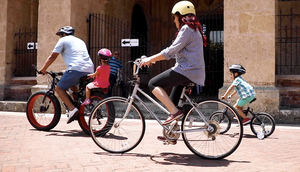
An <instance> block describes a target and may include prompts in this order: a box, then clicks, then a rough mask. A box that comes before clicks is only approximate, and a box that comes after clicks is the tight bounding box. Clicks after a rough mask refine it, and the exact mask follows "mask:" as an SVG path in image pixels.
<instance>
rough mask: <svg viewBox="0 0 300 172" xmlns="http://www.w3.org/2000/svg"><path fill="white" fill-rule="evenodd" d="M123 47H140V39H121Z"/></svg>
mask: <svg viewBox="0 0 300 172" xmlns="http://www.w3.org/2000/svg"><path fill="white" fill-rule="evenodd" d="M121 46H122V47H138V46H139V39H121Z"/></svg>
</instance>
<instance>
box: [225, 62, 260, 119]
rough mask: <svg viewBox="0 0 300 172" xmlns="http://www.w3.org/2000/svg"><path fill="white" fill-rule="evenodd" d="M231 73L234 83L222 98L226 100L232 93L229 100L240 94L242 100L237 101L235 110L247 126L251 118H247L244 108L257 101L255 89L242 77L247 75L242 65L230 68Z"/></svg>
mask: <svg viewBox="0 0 300 172" xmlns="http://www.w3.org/2000/svg"><path fill="white" fill-rule="evenodd" d="M229 71H230V74H231V75H230V76H231V79H232V80H233V82H232V84H231V85H230V86H229V88H228V89H227V91H226V92H225V94H224V95H223V96H222V99H225V98H226V97H227V96H228V95H229V94H230V93H231V92H232V91H233V92H232V94H230V95H229V96H228V98H231V97H232V96H233V95H235V94H236V93H238V95H239V96H240V98H239V99H238V100H237V102H236V104H235V105H234V108H236V110H237V111H238V113H239V115H240V116H241V117H242V118H243V120H242V123H243V124H244V125H246V124H248V123H249V122H250V118H247V116H246V115H245V114H244V113H243V107H244V106H245V105H246V104H249V103H250V102H251V101H252V100H253V99H255V92H254V89H253V87H252V86H251V85H250V84H249V83H247V82H246V81H245V80H244V79H243V78H242V76H241V75H243V74H245V73H246V69H245V68H244V67H243V66H242V65H239V64H234V65H231V66H230V67H229ZM233 89H235V90H233Z"/></svg>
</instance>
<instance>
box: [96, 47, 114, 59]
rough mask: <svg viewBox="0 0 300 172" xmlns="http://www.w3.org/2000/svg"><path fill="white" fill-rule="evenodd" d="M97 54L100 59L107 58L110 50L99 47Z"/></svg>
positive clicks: (109, 55)
mask: <svg viewBox="0 0 300 172" xmlns="http://www.w3.org/2000/svg"><path fill="white" fill-rule="evenodd" d="M97 54H98V56H99V57H100V59H102V60H108V58H110V57H111V56H112V54H111V51H110V50H109V49H107V48H102V49H100V50H99V51H98V53H97Z"/></svg>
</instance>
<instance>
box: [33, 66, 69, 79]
mask: <svg viewBox="0 0 300 172" xmlns="http://www.w3.org/2000/svg"><path fill="white" fill-rule="evenodd" d="M32 68H33V69H34V70H35V72H36V73H38V74H43V73H42V72H41V71H39V70H37V67H36V66H35V65H32ZM46 73H47V74H48V75H50V76H52V77H53V78H54V77H55V76H62V75H63V74H64V73H63V72H53V71H50V72H48V71H46Z"/></svg>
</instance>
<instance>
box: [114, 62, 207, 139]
mask: <svg viewBox="0 0 300 172" xmlns="http://www.w3.org/2000/svg"><path fill="white" fill-rule="evenodd" d="M136 66H138V64H136V63H134V72H133V73H134V76H135V78H136V81H135V85H134V89H133V91H132V95H131V96H130V97H129V99H128V101H129V103H128V107H127V109H126V111H125V114H124V116H123V118H122V119H121V120H120V121H119V122H118V123H117V124H115V125H116V126H118V125H119V124H120V123H121V122H122V121H123V120H124V119H125V118H126V117H127V116H128V114H129V111H130V108H131V105H132V103H133V101H134V100H137V101H138V102H139V103H140V104H141V105H142V106H143V107H144V108H145V109H146V110H147V111H148V112H149V113H150V114H151V115H152V116H153V117H154V118H155V120H156V121H157V122H158V123H159V124H160V125H161V126H162V127H163V128H164V129H166V130H167V131H170V130H172V128H173V127H171V129H169V128H168V127H167V126H164V125H162V122H161V120H160V119H159V118H158V117H157V115H155V113H154V112H153V111H152V110H151V109H150V108H148V107H147V105H146V104H145V102H144V101H143V100H142V99H141V98H140V97H139V96H138V95H137V93H141V94H142V95H143V96H145V97H146V98H147V99H148V100H150V101H151V102H152V103H154V104H155V105H156V106H157V107H159V108H160V109H161V110H162V111H163V112H165V113H167V114H168V115H169V114H170V112H169V111H168V110H167V109H165V108H164V107H163V106H162V105H161V104H159V103H158V102H157V101H156V100H154V99H153V98H152V97H151V96H149V95H148V94H147V93H145V92H144V91H143V90H142V89H140V88H139V85H140V84H139V83H140V78H139V76H138V71H139V67H138V68H137V69H136ZM135 69H136V70H135ZM185 91H186V87H184V88H183V90H182V93H181V96H180V99H179V103H178V104H179V105H182V104H183V103H182V101H183V97H185V98H186V100H187V101H188V103H189V104H190V105H191V106H192V107H193V108H195V110H196V112H197V113H198V114H199V116H200V118H201V119H202V120H203V122H204V123H205V125H206V126H208V128H200V129H191V130H185V131H184V133H186V132H198V131H203V130H208V131H211V130H213V128H212V127H211V126H210V125H209V123H208V121H207V120H206V118H205V117H204V115H203V114H202V113H201V112H200V111H199V110H198V109H197V107H196V106H195V105H196V103H194V102H193V101H192V100H191V99H190V98H189V97H188V96H187V95H186V94H185ZM174 133H183V131H182V130H181V131H174Z"/></svg>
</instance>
